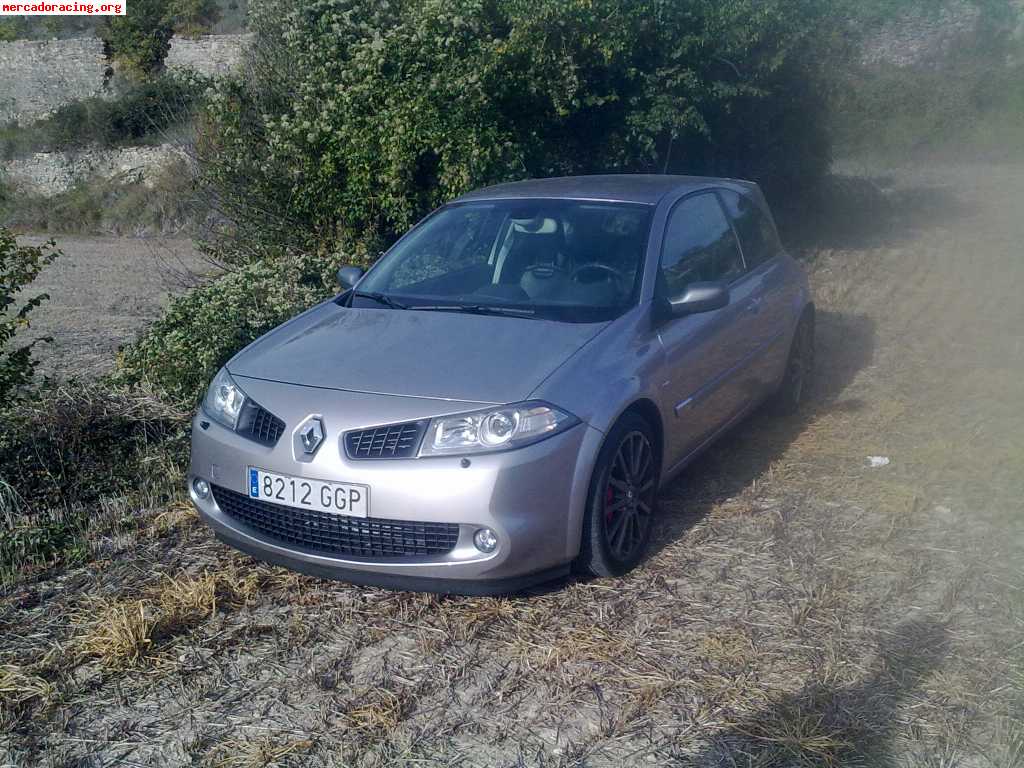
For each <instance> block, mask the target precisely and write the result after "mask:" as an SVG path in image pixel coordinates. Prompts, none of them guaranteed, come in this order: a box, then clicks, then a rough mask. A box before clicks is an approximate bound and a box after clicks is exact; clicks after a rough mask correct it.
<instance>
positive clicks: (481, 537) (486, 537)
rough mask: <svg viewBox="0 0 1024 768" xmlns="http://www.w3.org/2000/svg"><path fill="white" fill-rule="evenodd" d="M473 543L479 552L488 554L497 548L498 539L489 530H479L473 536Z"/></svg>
mask: <svg viewBox="0 0 1024 768" xmlns="http://www.w3.org/2000/svg"><path fill="white" fill-rule="evenodd" d="M473 543H474V544H476V548H477V549H479V550H480V551H481V552H484V553H486V554H490V553H491V552H493V551H494V550H496V549H497V548H498V537H497V535H496V534H495V533H494V531H492V530H491V529H490V528H481V529H480V530H479V531H477V532H476V533H474V534H473Z"/></svg>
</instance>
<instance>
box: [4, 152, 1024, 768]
mask: <svg viewBox="0 0 1024 768" xmlns="http://www.w3.org/2000/svg"><path fill="white" fill-rule="evenodd" d="M841 170H842V172H843V173H844V178H843V179H842V180H840V182H838V183H839V184H840V185H841V186H845V187H846V188H848V189H851V190H863V191H864V193H865V194H864V195H863V196H862V197H860V198H857V197H856V196H855V195H854V196H849V195H848V196H846V197H845V198H844V199H860V200H861V201H862V202H863V203H864V205H863V206H862V207H860V208H857V209H856V210H847V211H839V212H838V215H837V216H836V217H835V221H834V222H830V225H829V226H828V227H825V228H822V227H816V228H814V227H811V228H808V230H809V231H810V230H813V232H814V236H813V237H811V236H810V235H809V236H808V238H807V243H808V245H807V251H806V253H805V256H806V257H807V258H808V261H809V264H810V269H811V272H812V281H813V284H814V289H815V293H816V300H817V303H818V307H819V326H818V331H819V333H818V348H819V371H818V374H817V380H816V385H815V391H814V392H813V397H812V401H811V402H810V404H809V407H808V408H807V410H806V411H805V412H804V413H803V414H802V415H801V416H799V417H797V418H792V419H779V418H777V417H773V416H769V415H767V414H758V415H756V416H755V417H754V418H752V419H750V420H749V421H748V422H747V423H745V424H744V425H742V426H741V427H740V428H739V429H737V430H736V431H735V432H734V433H733V434H732V435H731V436H730V437H729V438H728V439H727V440H725V441H724V442H723V443H722V444H721V445H719V446H718V447H716V448H715V449H713V450H712V451H711V452H710V453H709V454H708V455H707V456H706V457H705V458H703V459H702V460H700V461H699V462H698V463H697V464H695V465H694V466H693V467H691V468H690V469H689V470H688V471H687V472H686V473H685V474H684V476H682V477H681V478H679V479H678V480H677V481H675V482H674V483H673V484H672V485H671V486H670V487H668V488H667V489H665V491H664V493H663V497H662V503H661V507H660V510H661V519H660V523H659V526H658V530H657V535H656V541H655V546H654V551H653V553H652V554H651V556H650V558H649V559H648V560H647V561H646V562H645V563H644V564H643V565H642V566H641V567H640V568H639V569H637V570H636V571H635V572H634V573H631V574H629V575H628V576H626V577H624V578H622V579H607V580H592V581H577V580H569V581H567V582H562V583H558V584H554V585H551V586H549V587H547V588H545V589H542V590H537V591H535V592H533V593H531V594H528V595H522V596H517V597H513V598H508V599H481V598H444V597H437V596H431V595H420V594H411V593H403V592H389V591H385V590H377V589H367V588H357V587H351V586H348V585H345V584H340V583H334V582H326V581H320V580H316V579H311V578H307V577H303V576H298V575H295V574H292V573H290V572H287V571H284V570H282V569H277V568H271V567H265V566H261V565H257V564H256V563H254V562H253V561H252V560H250V559H248V558H246V557H244V556H241V555H239V554H236V553H234V552H232V551H231V550H229V549H227V548H226V547H225V546H223V545H221V544H219V543H217V542H216V541H215V540H214V539H213V537H212V535H211V534H210V532H209V530H207V529H206V528H205V527H204V526H202V525H200V524H199V523H198V520H197V518H196V517H195V514H194V513H193V512H192V511H191V509H190V508H189V507H188V506H187V505H186V504H185V503H183V502H180V501H179V502H173V503H170V504H152V505H149V506H147V507H146V508H145V509H141V510H140V509H135V508H132V509H100V510H97V512H96V515H97V518H98V520H99V521H100V523H103V522H104V521H107V522H110V523H111V524H97V525H95V526H92V527H91V528H90V530H89V533H88V538H87V540H86V542H85V544H84V546H85V549H86V554H85V557H84V559H85V560H86V561H87V562H86V564H85V565H82V566H80V567H75V568H71V569H67V570H62V571H41V572H36V573H34V574H32V575H26V576H25V577H24V578H22V579H21V580H20V581H19V582H17V583H16V584H14V585H13V586H12V587H11V588H9V589H8V590H7V591H6V592H5V593H4V594H3V596H2V597H0V764H13V765H18V766H22V765H23V766H29V765H115V764H117V765H203V766H267V765H339V766H340V765H345V766H351V765H358V766H378V765H395V764H398V765H413V764H430V765H434V764H439V765H459V766H475V765H480V766H484V765H487V766H490V765H503V766H519V765H545V766H577V765H578V766H582V765H587V766H606V765H607V766H611V765H616V766H621V765H633V764H638V765H701V766H723V767H724V766H730V767H732V766H760V767H761V768H765V767H767V766H780V767H781V766H835V765H844V766H846V765H852V766H857V765H863V766H894V767H895V766H915V767H916V766H920V767H921V768H924V767H925V766H928V767H929V768H932V767H935V768H938V767H940V766H960V765H964V766H979V767H986V766H991V767H992V768H1011V767H1013V766H1019V765H1022V764H1024V720H1022V716H1024V643H1022V642H1021V638H1022V637H1024V557H1022V555H1024V530H1022V526H1024V519H1022V516H1021V501H1020V500H1021V498H1022V497H1024V476H1022V474H1021V471H1020V470H1021V467H1022V466H1024V448H1022V444H1021V441H1020V435H1021V434H1022V433H1024V411H1022V409H1021V408H1020V403H1021V402H1022V396H1024V376H1022V373H1024V336H1022V335H1021V334H1022V332H1021V329H1022V328H1024V301H1021V298H1020V297H1021V296H1022V295H1024V293H1022V292H1024V261H1022V259H1021V258H1020V243H1021V242H1022V241H1024V218H1022V217H1021V216H1020V204H1019V201H1020V199H1021V197H1022V196H1024V167H1022V166H1019V165H1018V166H1006V165H1004V166H995V165H959V166H955V167H942V168H933V169H927V170H917V171H899V170H896V171H893V170H891V169H886V170H885V171H884V172H880V171H878V170H877V169H872V168H865V167H858V166H855V165H847V166H844V167H843V168H842V169H841ZM51 292H52V291H51ZM71 315H73V313H70V315H69V316H71ZM48 322H51V323H54V324H57V325H59V323H60V322H61V320H60V317H59V314H58V315H54V316H53V317H52V318H51V320H49V321H48ZM70 322H72V323H73V324H74V321H70ZM53 327H57V326H56V325H54V326H53ZM871 456H884V457H886V458H888V459H889V463H888V464H887V465H886V466H880V467H872V466H870V462H869V460H868V457H871ZM126 515H128V516H134V524H133V525H131V526H124V525H118V524H114V523H113V521H116V520H120V519H123V518H124V517H125V516H126Z"/></svg>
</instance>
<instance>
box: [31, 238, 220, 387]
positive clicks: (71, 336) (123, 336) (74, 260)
mask: <svg viewBox="0 0 1024 768" xmlns="http://www.w3.org/2000/svg"><path fill="white" fill-rule="evenodd" d="M44 239H45V238H40V237H23V238H19V242H22V243H29V244H32V245H38V244H39V243H40V242H42V241H43V240H44ZM54 239H55V240H56V241H57V247H58V248H59V249H60V250H61V252H62V253H63V255H62V256H61V257H60V258H58V259H57V260H56V261H54V262H53V263H52V264H51V265H50V266H48V267H47V268H46V269H45V270H44V271H43V273H42V274H41V275H40V276H39V279H38V280H37V281H36V282H35V283H33V284H32V286H31V289H30V290H29V291H28V292H27V293H26V295H35V294H36V293H48V294H49V295H50V300H49V301H47V302H45V303H43V304H42V305H41V306H40V307H39V308H38V309H37V310H35V311H34V312H33V313H32V315H31V316H30V319H31V321H32V328H31V334H30V335H29V336H28V337H29V338H32V337H33V336H35V337H39V336H49V337H51V338H52V339H53V342H52V343H51V344H47V345H39V346H37V347H36V350H37V354H36V356H37V357H38V358H39V359H40V361H41V363H42V365H41V368H40V370H41V372H42V373H44V374H49V375H56V376H59V377H60V378H69V377H71V376H89V375H91V374H95V373H99V372H102V371H106V370H107V369H109V368H110V366H111V365H112V363H113V360H114V353H115V352H116V351H117V348H118V346H120V345H121V344H123V343H124V342H125V341H128V340H130V339H132V338H134V337H135V335H136V334H137V333H138V332H139V331H140V330H141V329H142V328H144V327H145V325H146V323H147V322H149V321H150V320H152V319H153V318H155V317H156V316H157V314H159V311H160V307H161V306H163V305H164V304H165V302H166V300H167V297H168V295H169V294H171V293H174V292H177V291H180V290H182V289H183V287H184V286H186V285H189V284H191V282H192V281H193V280H194V277H193V275H194V274H195V273H196V272H202V271H203V270H204V269H206V268H207V264H206V263H205V262H204V261H203V260H202V258H201V256H200V255H199V254H198V253H197V252H196V251H195V249H194V248H193V247H192V244H191V242H190V241H189V240H185V239H170V238H145V239H143V238H127V237H82V236H77V235H59V236H56V237H55V238H54Z"/></svg>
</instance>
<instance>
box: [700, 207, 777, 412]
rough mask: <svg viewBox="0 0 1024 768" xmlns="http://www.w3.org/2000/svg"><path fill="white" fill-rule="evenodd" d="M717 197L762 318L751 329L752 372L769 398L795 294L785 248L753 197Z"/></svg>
mask: <svg viewBox="0 0 1024 768" xmlns="http://www.w3.org/2000/svg"><path fill="white" fill-rule="evenodd" d="M718 194H719V197H720V198H721V200H722V203H723V205H724V206H725V210H726V213H727V214H728V215H729V219H730V221H731V222H732V225H733V229H734V230H735V232H736V235H737V237H738V238H739V242H740V249H741V250H742V252H743V260H744V262H745V263H746V265H747V269H748V274H747V276H746V277H745V278H744V281H745V282H749V283H750V285H749V287H748V288H747V293H748V301H749V302H750V305H751V307H750V308H751V311H752V313H753V314H754V315H756V318H757V322H755V323H754V324H753V325H752V327H751V333H752V334H753V335H752V342H753V344H752V355H753V358H752V359H751V361H750V370H751V374H752V375H753V376H755V377H756V380H757V381H758V383H759V384H760V386H761V389H762V394H765V393H767V392H768V391H769V390H770V388H771V387H773V386H774V385H775V384H776V383H777V382H778V379H779V376H780V375H781V373H782V370H783V369H784V367H785V362H786V353H787V348H786V344H785V343H784V342H785V339H786V330H787V329H788V327H789V322H790V314H791V312H790V306H791V302H790V299H791V295H790V293H791V292H790V291H789V290H788V289H789V287H790V281H789V279H788V275H787V270H786V265H785V263H784V261H783V259H782V258H781V256H782V253H783V251H782V245H781V244H780V243H779V238H778V235H777V234H776V231H775V224H774V223H773V222H772V220H771V217H770V216H769V214H768V213H767V211H766V210H765V208H764V207H762V204H761V203H760V202H759V201H758V200H756V199H755V198H754V196H753V195H751V194H744V193H740V192H737V191H735V190H731V189H721V190H719V192H718Z"/></svg>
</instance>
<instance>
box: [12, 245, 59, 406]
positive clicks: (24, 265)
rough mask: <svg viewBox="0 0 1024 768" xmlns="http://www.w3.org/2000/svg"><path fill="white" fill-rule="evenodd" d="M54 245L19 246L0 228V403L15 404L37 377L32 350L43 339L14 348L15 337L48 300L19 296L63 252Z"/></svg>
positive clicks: (39, 295) (43, 296) (39, 297)
mask: <svg viewBox="0 0 1024 768" xmlns="http://www.w3.org/2000/svg"><path fill="white" fill-rule="evenodd" d="M53 246H54V243H53V241H50V242H49V243H46V244H45V245H42V246H39V247H34V246H28V245H18V242H17V240H16V239H15V237H14V233H13V232H11V230H9V229H7V228H6V227H0V402H3V401H10V400H16V399H18V397H19V396H20V395H21V394H23V392H24V390H25V389H26V388H27V386H28V385H29V383H30V382H31V381H32V377H33V375H34V373H35V367H36V362H35V360H34V359H33V357H32V348H33V347H34V346H35V345H36V344H37V343H39V342H40V341H43V340H44V339H36V340H34V341H32V342H31V343H28V344H21V345H17V346H16V345H15V343H14V337H15V334H16V333H17V332H18V331H19V330H21V329H23V328H26V327H27V326H28V324H29V314H30V313H31V312H32V310H33V309H35V308H36V307H38V306H39V305H40V304H42V303H43V301H45V300H46V299H48V298H49V296H48V295H47V294H45V293H41V294H38V295H36V296H32V297H31V298H29V299H24V300H22V299H20V298H19V294H20V293H21V292H22V291H23V290H24V289H25V288H26V287H27V286H28V284H29V283H31V282H32V281H33V280H35V279H36V277H38V276H39V273H40V272H41V271H42V269H43V267H45V266H46V265H47V264H49V263H50V262H51V261H53V260H54V259H55V258H56V257H57V256H58V255H60V252H59V251H57V250H54V247H53Z"/></svg>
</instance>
